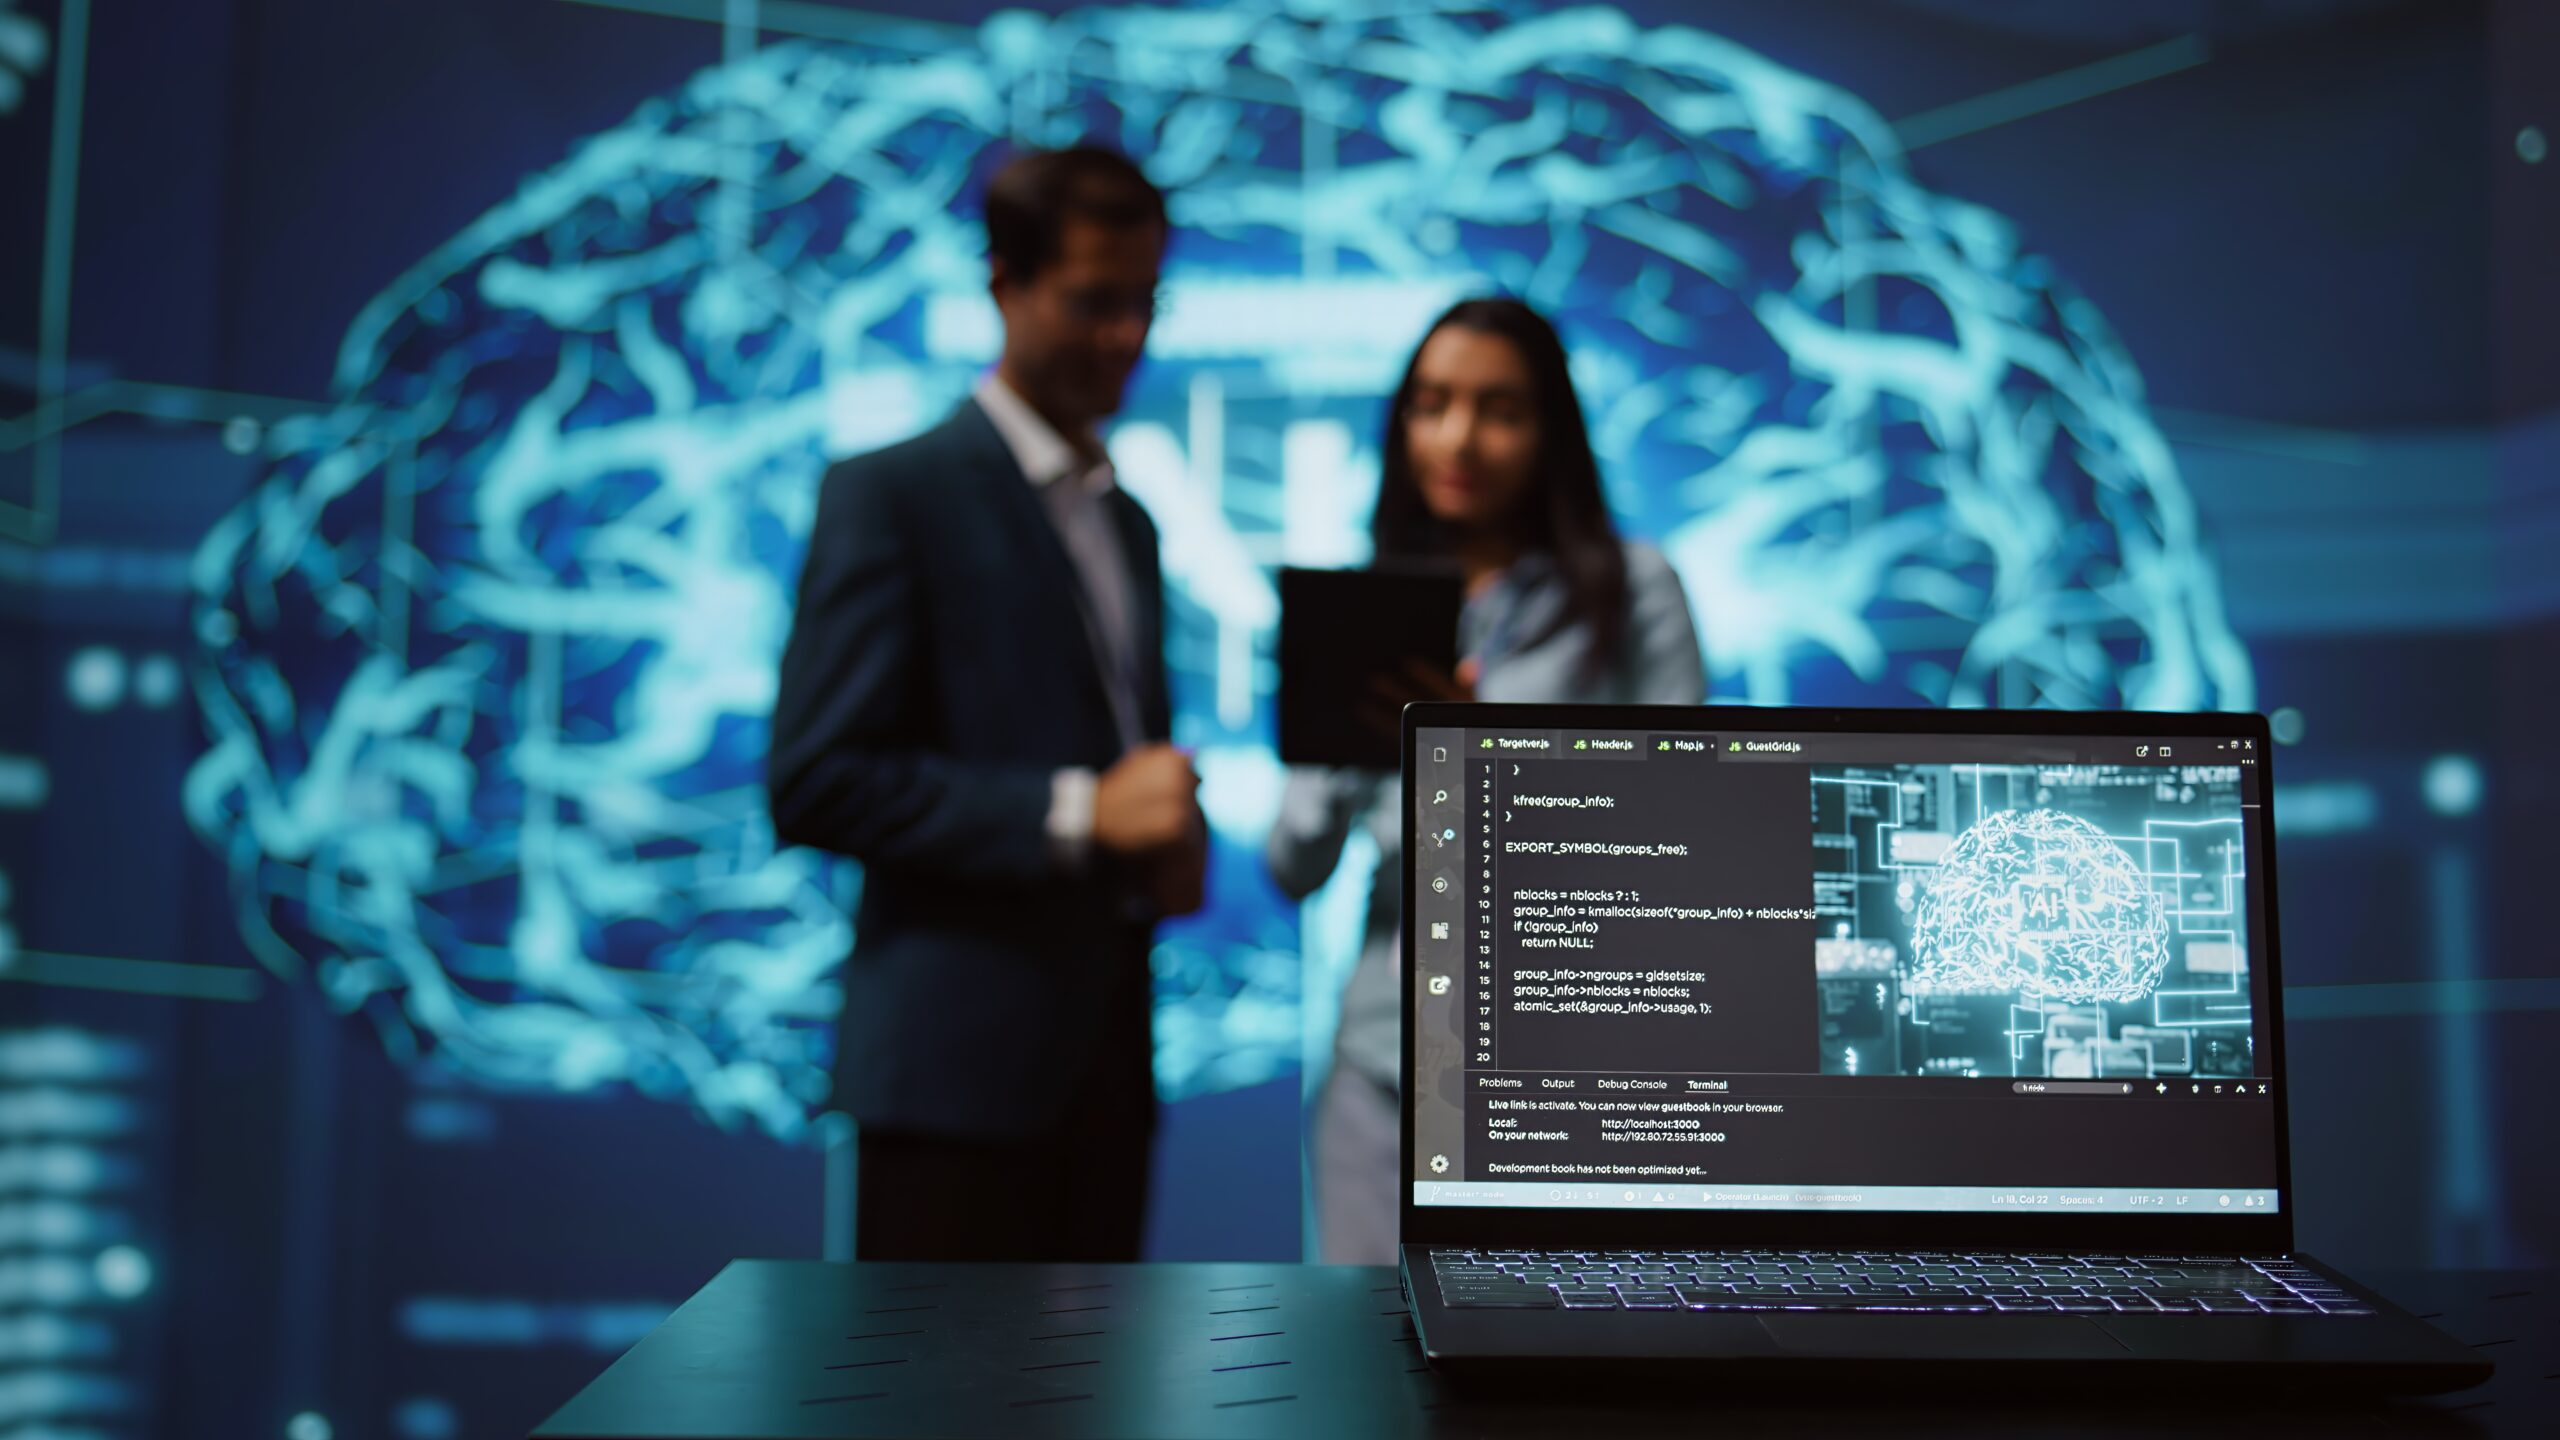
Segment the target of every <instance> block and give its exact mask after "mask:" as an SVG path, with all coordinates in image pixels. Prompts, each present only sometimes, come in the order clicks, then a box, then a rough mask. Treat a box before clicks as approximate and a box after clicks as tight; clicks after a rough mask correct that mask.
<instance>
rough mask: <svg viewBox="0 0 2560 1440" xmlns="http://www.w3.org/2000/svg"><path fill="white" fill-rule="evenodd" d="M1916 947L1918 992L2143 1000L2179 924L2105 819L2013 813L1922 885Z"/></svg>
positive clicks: (1961, 839)
mask: <svg viewBox="0 0 2560 1440" xmlns="http://www.w3.org/2000/svg"><path fill="white" fill-rule="evenodd" d="M1911 950H1912V957H1911V958H1912V964H1911V970H1910V975H1909V978H1908V980H1907V981H1906V984H1905V988H1906V989H1908V990H1910V991H1914V992H1925V991H1928V990H1957V991H1981V990H2007V991H2013V992H2015V993H2017V994H2020V995H2024V996H2032V997H2034V998H2036V999H2039V1000H2056V1001H2061V1002H2063V1003H2065V1004H2075V1003H2076V1004H2085V1003H2087V1002H2089V1001H2093V1000H2139V999H2141V998H2142V997H2144V996H2146V995H2148V994H2150V993H2151V992H2152V991H2153V990H2154V989H2156V988H2158V986H2159V984H2160V977H2161V975H2162V974H2163V973H2165V972H2166V971H2167V970H2168V968H2169V919H2168V914H2167V911H2166V910H2165V908H2164V907H2163V906H2162V904H2161V902H2160V896H2159V895H2158V894H2157V893H2156V892H2155V891H2154V890H2153V889H2152V883H2151V879H2150V877H2149V876H2147V875H2145V874H2144V873H2143V872H2142V869H2141V867H2139V866H2137V865H2135V864H2134V863H2133V857H2132V856H2130V855H2127V854H2126V853H2125V852H2124V847H2122V846H2120V845H2118V844H2116V843H2115V842H2114V841H2113V840H2110V839H2108V838H2107V836H2106V833H2105V832H2104V831H2101V830H2100V829H2099V828H2098V827H2097V826H2095V825H2092V824H2090V823H2089V822H2088V821H2086V820H2083V819H2081V818H2080V817H2078V816H2076V815H2068V814H2065V813H2063V812H2062V811H2060V810H2008V811H2002V812H2000V813H1999V814H1995V815H1986V816H1984V817H1983V818H1982V819H1980V820H1979V821H1976V822H1975V823H1974V824H1973V825H1972V826H1971V827H1970V828H1968V829H1967V830H1965V831H1964V833H1962V834H1960V835H1958V836H1957V837H1956V839H1955V843H1954V844H1952V845H1950V846H1948V847H1947V853H1946V854H1945V856H1944V857H1943V858H1941V859H1940V860H1939V862H1938V868H1937V870H1936V872H1935V873H1934V874H1932V875H1931V876H1930V877H1929V880H1928V882H1927V884H1925V885H1924V886H1922V888H1921V891H1920V910H1919V914H1918V916H1917V917H1916V918H1915V919H1914V920H1913V921H1912V926H1911Z"/></svg>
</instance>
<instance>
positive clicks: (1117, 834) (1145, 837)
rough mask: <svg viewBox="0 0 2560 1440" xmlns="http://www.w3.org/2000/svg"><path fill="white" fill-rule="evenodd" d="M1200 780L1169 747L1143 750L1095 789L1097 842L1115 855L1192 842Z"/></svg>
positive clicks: (1187, 758) (1188, 762)
mask: <svg viewBox="0 0 2560 1440" xmlns="http://www.w3.org/2000/svg"><path fill="white" fill-rule="evenodd" d="M1199 789H1200V777H1199V776H1198V775H1197V774H1195V773H1194V772H1193V771H1192V769H1191V757H1190V756H1188V755H1185V754H1183V753H1182V752H1181V751H1179V750H1176V749H1174V748H1173V747H1172V746H1170V745H1166V744H1162V743H1157V744H1152V745H1141V746H1139V747H1138V748H1136V749H1135V750H1132V751H1130V752H1129V753H1128V754H1126V755H1123V756H1121V757H1120V759H1119V760H1118V761H1117V762H1116V763H1114V764H1113V765H1112V767H1111V768H1110V769H1108V770H1105V771H1103V772H1102V777H1101V779H1099V780H1098V781H1096V782H1095V784H1094V787H1093V841H1094V843H1095V844H1096V845H1099V846H1101V847H1102V848H1103V849H1104V850H1107V851H1110V852H1111V853H1113V854H1115V855H1148V854H1150V853H1151V852H1154V851H1159V850H1164V849H1166V848H1168V847H1171V846H1174V845H1178V844H1182V843H1184V842H1187V841H1189V840H1190V839H1191V838H1192V837H1193V836H1194V834H1195V833H1196V831H1195V827H1196V826H1197V825H1198V823H1199V819H1200V802H1199V800H1198V799H1197V798H1196V796H1197V792H1198V791H1199Z"/></svg>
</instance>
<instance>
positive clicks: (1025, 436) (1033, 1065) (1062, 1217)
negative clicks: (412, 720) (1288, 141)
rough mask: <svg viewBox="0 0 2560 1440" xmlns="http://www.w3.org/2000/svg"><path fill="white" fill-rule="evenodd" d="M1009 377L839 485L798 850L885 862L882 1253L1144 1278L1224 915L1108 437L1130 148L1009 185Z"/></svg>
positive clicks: (1126, 282) (1137, 520) (875, 876)
mask: <svg viewBox="0 0 2560 1440" xmlns="http://www.w3.org/2000/svg"><path fill="white" fill-rule="evenodd" d="M986 218H987V241H988V244H987V249H988V272H989V274H988V289H989V291H990V293H991V294H992V295H993V297H994V299H995V302H996V308H997V310H998V311H999V313H1000V314H1001V315H1002V316H1003V319H1004V349H1003V354H1002V357H1001V358H1000V359H999V360H998V361H997V364H996V367H995V370H994V371H993V373H992V374H990V375H989V376H987V377H986V378H985V379H984V380H983V381H981V382H980V384H979V386H978V388H977V390H976V392H975V394H974V395H973V396H972V398H971V400H970V401H969V403H967V404H965V405H963V406H961V407H960V408H959V410H957V411H956V412H954V413H953V414H952V416H951V417H950V418H949V419H947V420H945V421H943V422H942V423H941V424H940V425H938V426H936V427H935V428H934V429H932V430H930V431H927V432H926V433H924V434H923V435H920V436H917V437H916V438H914V439H912V440H908V441H906V442H904V443H902V444H898V445H894V446H891V447H890V448H888V449H886V450H882V451H878V452H876V453H873V454H869V455H864V456H859V457H857V458H855V459H851V460H847V461H844V462H842V463H841V464H838V465H836V466H834V467H833V468H832V469H830V470H829V471H828V472H827V475H826V478H825V480H824V481H823V482H822V484H821V488H820V490H819V495H818V511H817V519H816V522H815V524H814V525H813V527H812V529H811V533H810V540H809V557H808V561H807V564H806V567H805V568H804V570H803V571H802V574H801V579H800V608H799V612H798V615H797V618H796V619H795V621H794V623H793V626H792V632H791V641H790V644H789V645H788V647H787V648H786V649H785V650H784V653H783V659H782V676H781V685H780V693H779V695H778V696H777V698H776V701H775V705H774V715H773V752H772V756H771V759H770V762H769V764H768V767H767V775H766V783H767V787H768V790H769V793H770V797H771V801H772V806H773V821H774V831H775V833H776V835H777V836H778V837H779V838H780V839H781V840H782V841H784V842H785V843H787V844H796V845H811V846H816V847H818V848H821V849H825V850H832V851H835V852H836V853H838V854H843V855H850V856H852V857H853V858H855V859H857V860H860V861H861V862H863V865H864V867H865V870H864V877H863V890H862V905H861V909H860V912H859V913H858V914H857V916H856V917H855V932H854V933H855V943H854V952H853V956H852V958H851V959H850V960H849V961H848V962H847V964H846V968H845V981H844V1017H843V1021H842V1023H841V1025H840V1028H839V1030H838V1039H837V1051H838V1059H837V1062H836V1103H837V1104H838V1105H839V1106H840V1107H842V1108H844V1109H845V1110H848V1111H850V1112H851V1113H852V1115H853V1116H854V1118H855V1120H856V1121H857V1122H858V1123H859V1127H860V1128H859V1137H860V1138H859V1140H858V1142H857V1151H856V1155H857V1160H858V1163H859V1167H860V1169H859V1179H858V1181H857V1182H856V1185H855V1191H856V1205H857V1210H856V1221H855V1242H854V1244H855V1252H856V1254H857V1255H859V1256H860V1257H862V1258H864V1259H935V1260H996V1259H1017V1260H1071V1259H1080V1260H1134V1259H1136V1258H1137V1254H1138V1241H1139V1235H1140V1231H1141V1228H1142V1225H1143V1222H1144V1216H1145V1208H1146V1187H1147V1171H1148V1160H1149V1154H1148V1150H1149V1142H1150V1140H1151V1138H1152V1135H1153V1130H1154V1123H1155V1089H1154V1081H1153V1073H1154V1072H1153V1054H1152V1045H1151V1041H1150V1025H1149V991H1150V983H1149V975H1148V967H1147V952H1148V948H1149V945H1150V942H1151V940H1152V936H1153V930H1154V925H1155V921H1156V918H1157V917H1158V916H1161V915H1167V914H1180V913H1185V912H1188V911H1190V910H1193V909H1196V908H1198V906H1199V903H1200V887H1201V874H1202V868H1203V863H1204V858H1205V854H1206V830H1205V827H1204V826H1203V824H1202V821H1201V816H1200V810H1199V805H1198V801H1197V798H1196V795H1195V792H1196V790H1197V788H1198V784H1199V781H1198V779H1197V777H1196V776H1194V774H1193V773H1192V769H1191V763H1190V761H1189V759H1188V758H1187V757H1186V756H1184V755H1183V753H1182V752H1180V751H1178V750H1176V749H1174V748H1173V747H1172V746H1171V745H1169V744H1167V743H1166V739H1167V736H1168V735H1169V734H1170V717H1169V707H1168V704H1167V700H1166V693H1165V673H1164V645H1163V625H1164V622H1163V604H1162V600H1163V586H1162V580H1161V577H1160V574H1159V571H1158V568H1157V557H1156V532H1155V526H1154V524H1153V523H1152V522H1151V521H1149V520H1148V518H1147V515H1146V512H1145V511H1144V510H1143V509H1141V508H1140V507H1139V505H1138V504H1137V502H1136V501H1134V500H1132V499H1130V498H1129V497H1128V496H1127V495H1126V494H1124V493H1122V492H1121V491H1120V490H1119V489H1118V488H1117V487H1116V486H1114V485H1113V483H1112V478H1111V466H1110V461H1109V459H1108V457H1107V456H1106V455H1105V454H1104V452H1103V449H1102V446H1101V443H1100V441H1099V440H1098V439H1097V437H1096V434H1095V426H1096V424H1097V423H1098V422H1099V421H1101V420H1102V419H1103V418H1105V417H1106V416H1108V415H1110V414H1111V413H1112V412H1114V411H1115V410H1117V409H1118V408H1119V406H1120V398H1121V393H1122V391H1123V389H1124V388H1125V386H1126V385H1127V383H1128V379H1129V375H1130V372H1131V371H1132V370H1133V369H1135V368H1136V366H1137V363H1138V359H1139V356H1140V353H1141V351H1142V350H1143V348H1144V346H1145V343H1146V336H1147V329H1148V326H1149V324H1150V323H1151V322H1152V321H1153V319H1154V314H1155V302H1156V284H1157V278H1158V274H1159V271H1160V269H1161V266H1162V262H1163V257H1164V246H1165V240H1166V236H1167V228H1166V221H1165V211H1164V201H1163V197H1162V196H1161V195H1159V194H1158V193H1157V192H1156V190H1155V188H1154V187H1153V186H1152V185H1151V184H1149V183H1148V182H1147V180H1146V178H1145V177H1144V176H1143V175H1142V174H1141V173H1140V172H1139V171H1138V169H1137V167H1135V166H1134V165H1132V164H1130V163H1129V162H1128V161H1127V160H1125V159H1123V158H1122V157H1120V156H1118V155H1115V154H1112V153H1111V152H1109V151H1106V150H1100V149H1095V148H1088V147H1078V148H1076V149H1071V150H1062V151H1051V152H1041V153H1034V154H1028V155H1024V156H1022V157H1020V158H1018V159H1015V160H1014V161H1012V162H1011V163H1009V164H1008V165H1006V166H1005V168H1004V169H1003V170H1002V171H1000V172H999V173H998V174H997V175H996V176H995V178H994V179H993V180H992V181H991V182H990V183H989V185H988V187H987V196H986Z"/></svg>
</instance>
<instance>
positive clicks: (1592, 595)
mask: <svg viewBox="0 0 2560 1440" xmlns="http://www.w3.org/2000/svg"><path fill="white" fill-rule="evenodd" d="M1452 325H1458V326H1464V327H1465V328H1467V329H1469V330H1473V331H1476V332H1478V333H1480V334H1485V335H1497V336H1500V337H1501V338H1503V339H1505V340H1508V341H1510V342H1511V346H1512V348H1513V349H1515V350H1517V351H1519V352H1520V358H1521V360H1522V361H1523V363H1525V364H1526V365H1527V366H1528V370H1529V388H1530V392H1531V393H1530V402H1531V403H1532V404H1533V405H1535V406H1536V407H1537V416H1538V454H1537V457H1536V459H1535V461H1534V463H1533V468H1532V472H1531V478H1530V481H1529V489H1528V491H1527V492H1526V493H1525V494H1523V495H1522V496H1521V497H1520V498H1519V500H1518V502H1517V503H1516V504H1515V506H1514V507H1513V509H1512V512H1511V516H1510V521H1511V532H1512V533H1511V539H1512V540H1513V542H1514V543H1516V544H1517V545H1518V546H1519V548H1520V551H1521V553H1523V554H1527V553H1529V552H1531V551H1543V552H1545V553H1546V554H1548V555H1549V556H1551V557H1553V559H1554V561H1555V565H1556V569H1557V572H1558V573H1559V574H1560V575H1562V576H1563V579H1564V589H1565V603H1564V608H1563V609H1562V610H1561V611H1559V612H1558V613H1557V615H1556V619H1555V623H1553V624H1552V625H1550V626H1548V627H1547V629H1546V630H1545V631H1544V632H1542V633H1540V634H1538V635H1534V636H1528V637H1524V638H1523V640H1522V641H1521V642H1520V643H1522V644H1524V645H1527V644H1536V643H1538V642H1539V641H1542V640H1546V639H1548V638H1550V637H1551V636H1553V635H1555V634H1556V633H1557V632H1558V631H1560V630H1562V629H1564V628H1565V627H1566V626H1568V625H1572V624H1575V623H1577V622H1579V623H1581V624H1584V625H1587V626H1589V627H1590V632H1589V633H1590V635H1591V645H1590V649H1589V650H1588V651H1586V652H1585V653H1584V655H1583V660H1582V663H1583V670H1584V674H1585V675H1586V677H1588V676H1592V675H1596V674H1598V673H1599V672H1600V671H1601V670H1603V669H1605V668H1606V667H1607V666H1609V665H1611V664H1614V663H1616V661H1617V660H1618V658H1619V654H1620V651H1621V650H1622V649H1623V648H1624V646H1625V644H1626V630H1627V557H1626V552H1625V551H1624V550H1623V549H1621V548H1620V546H1619V543H1618V527H1617V524H1616V522H1615V521H1613V520H1612V519H1611V518H1610V516H1609V502H1608V500H1607V499H1606V498H1605V497H1603V496H1602V494H1601V493H1600V462H1599V461H1598V460H1597V459H1595V458H1594V457H1593V456H1592V453H1591V433H1590V430H1589V429H1588V427H1586V426H1585V425H1584V423H1583V419H1582V401H1581V400H1580V399H1579V398H1578V397H1576V396H1575V394H1574V393H1573V375H1572V372H1571V370H1570V368H1569V367H1568V366H1567V364H1566V362H1565V353H1564V342H1563V341H1562V340H1560V339H1558V338H1557V337H1556V330H1555V327H1554V326H1553V325H1550V324H1548V323H1547V319H1546V317H1545V316H1543V315H1540V314H1539V313H1538V312H1537V311H1535V310H1532V309H1530V308H1529V307H1528V306H1527V305H1524V304H1522V303H1521V302H1519V301H1517V300H1512V299H1508V298H1502V297H1493V298H1485V299H1476V300H1461V301H1459V302H1458V303H1457V304H1456V305H1453V306H1451V307H1450V308H1449V310H1448V312H1447V313H1446V314H1444V315H1442V316H1441V317H1440V318H1439V319H1437V320H1435V321H1433V322H1432V323H1431V328H1430V330H1428V331H1427V332H1425V333H1424V335H1423V337H1422V344H1420V345H1416V346H1415V347H1414V348H1413V358H1412V359H1411V360H1408V361H1406V362H1405V367H1404V378H1403V379H1402V380H1401V381H1399V382H1397V385H1396V394H1395V399H1394V401H1393V402H1392V403H1391V404H1389V405H1388V407H1387V427H1386V435H1385V437H1384V439H1383V441H1382V442H1381V444H1380V445H1379V447H1378V453H1379V456H1380V457H1381V464H1380V466H1379V474H1378V508H1377V511H1376V513H1375V514H1374V515H1372V516H1371V517H1370V521H1369V534H1370V537H1371V539H1372V540H1373V541H1374V542H1375V545H1376V551H1377V558H1378V559H1379V560H1380V561H1382V562H1388V563H1393V562H1396V561H1408V562H1409V561H1416V560H1445V559H1448V558H1450V557H1452V556H1453V555H1454V554H1455V552H1456V537H1455V536H1454V535H1452V534H1451V533H1450V532H1449V528H1448V527H1447V526H1446V525H1443V524H1442V523H1441V522H1440V521H1439V520H1438V519H1437V518H1435V517H1434V516H1433V515H1432V513H1431V508H1430V506H1428V505H1427V504H1425V503H1424V501H1423V498H1422V486H1421V484H1420V482H1418V481H1417V480H1415V478H1414V474H1413V455H1412V452H1411V451H1410V450H1409V449H1407V447H1406V444H1405V417H1406V415H1407V414H1408V413H1409V412H1410V409H1411V406H1412V404H1413V387H1414V370H1415V367H1417V366H1419V365H1420V364H1421V363H1422V351H1423V349H1424V347H1425V346H1428V345H1429V344H1430V343H1431V337H1432V336H1434V335H1437V334H1439V333H1440V332H1441V331H1442V330H1444V329H1447V328H1448V327H1450V326H1452Z"/></svg>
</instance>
